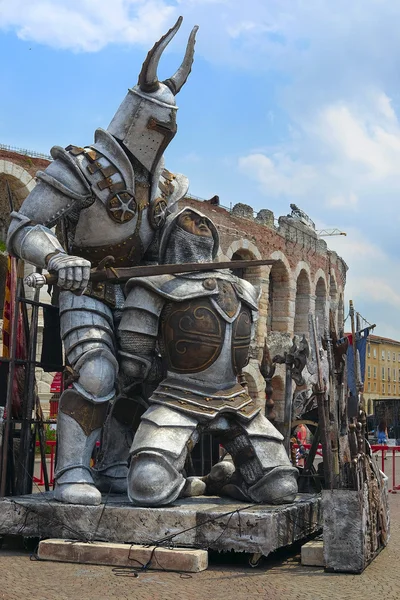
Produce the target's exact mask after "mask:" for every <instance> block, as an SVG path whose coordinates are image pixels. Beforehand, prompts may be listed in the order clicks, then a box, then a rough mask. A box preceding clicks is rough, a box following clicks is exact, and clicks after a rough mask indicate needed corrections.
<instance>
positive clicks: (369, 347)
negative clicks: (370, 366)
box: [368, 344, 371, 358]
mask: <svg viewBox="0 0 400 600" xmlns="http://www.w3.org/2000/svg"><path fill="white" fill-rule="evenodd" d="M370 356H371V344H368V358H369V357H370Z"/></svg>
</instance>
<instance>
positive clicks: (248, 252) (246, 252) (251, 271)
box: [226, 239, 262, 285]
mask: <svg viewBox="0 0 400 600" xmlns="http://www.w3.org/2000/svg"><path fill="white" fill-rule="evenodd" d="M226 256H227V257H228V260H261V258H262V256H261V253H260V251H259V249H258V248H257V246H256V245H255V244H253V243H252V242H250V241H249V240H246V239H241V240H236V241H235V242H232V244H231V245H230V246H229V248H228V250H227V251H226ZM235 275H237V276H238V277H242V278H243V279H246V281H249V282H250V283H252V284H253V285H259V284H260V279H261V275H262V268H261V267H249V268H247V269H238V270H237V271H236V272H235Z"/></svg>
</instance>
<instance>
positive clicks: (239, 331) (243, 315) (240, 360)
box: [232, 304, 251, 374]
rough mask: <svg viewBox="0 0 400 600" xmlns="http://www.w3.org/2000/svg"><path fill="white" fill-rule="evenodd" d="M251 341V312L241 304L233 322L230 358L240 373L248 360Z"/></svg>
mask: <svg viewBox="0 0 400 600" xmlns="http://www.w3.org/2000/svg"><path fill="white" fill-rule="evenodd" d="M250 341H251V312H250V309H249V308H248V307H247V306H244V305H243V304H242V306H241V309H240V312H239V315H238V317H237V319H236V320H235V322H234V323H233V333H232V360H233V367H234V370H235V371H236V373H238V374H239V373H241V371H242V369H243V367H245V366H246V365H247V363H248V362H249V347H250Z"/></svg>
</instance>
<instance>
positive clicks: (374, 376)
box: [374, 367, 376, 379]
mask: <svg viewBox="0 0 400 600" xmlns="http://www.w3.org/2000/svg"><path fill="white" fill-rule="evenodd" d="M374 379H376V367H374Z"/></svg>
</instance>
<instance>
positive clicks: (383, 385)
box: [382, 383, 385, 394]
mask: <svg viewBox="0 0 400 600" xmlns="http://www.w3.org/2000/svg"><path fill="white" fill-rule="evenodd" d="M384 393H385V384H384V383H382V394H384Z"/></svg>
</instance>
